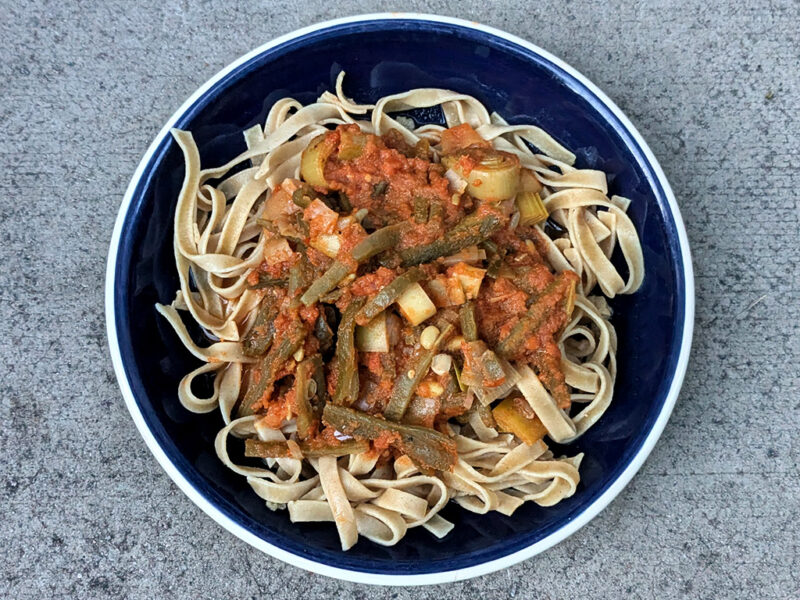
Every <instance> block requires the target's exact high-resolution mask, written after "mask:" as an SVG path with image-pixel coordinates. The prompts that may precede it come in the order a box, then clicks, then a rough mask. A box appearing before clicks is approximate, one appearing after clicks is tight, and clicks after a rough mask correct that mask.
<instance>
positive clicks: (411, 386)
mask: <svg viewBox="0 0 800 600" xmlns="http://www.w3.org/2000/svg"><path fill="white" fill-rule="evenodd" d="M453 329H454V327H453V325H451V324H450V323H446V324H444V325H443V327H442V329H441V333H440V334H439V336H438V337H437V338H436V340H435V341H434V342H433V346H432V347H431V348H430V349H427V350H426V349H425V348H423V347H421V346H420V348H419V350H418V351H417V352H418V354H417V355H416V357H415V358H414V359H413V360H412V362H411V367H410V368H409V370H408V371H407V372H406V373H403V374H402V375H401V376H400V377H399V378H398V379H397V381H396V382H395V384H394V389H393V390H392V396H391V398H390V399H389V404H387V405H386V410H384V411H383V414H384V415H385V416H386V418H387V419H389V420H390V421H399V420H400V419H402V418H403V414H404V413H405V412H406V409H407V408H408V403H409V402H411V397H412V396H413V395H414V390H415V389H417V386H418V385H419V382H420V381H422V379H423V378H424V377H425V375H427V374H428V369H430V368H431V361H432V360H433V357H434V356H435V355H436V353H437V352H438V351H439V348H440V347H441V345H442V344H443V343H444V342H445V341H446V340H447V339H448V338H449V337H450V334H452V333H453Z"/></svg>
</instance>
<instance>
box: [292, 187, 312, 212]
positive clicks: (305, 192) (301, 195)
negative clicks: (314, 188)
mask: <svg viewBox="0 0 800 600" xmlns="http://www.w3.org/2000/svg"><path fill="white" fill-rule="evenodd" d="M309 189H310V188H309ZM309 189H306V188H305V187H299V188H297V189H296V190H295V191H294V192H292V202H294V203H295V204H296V205H297V206H299V207H300V208H308V205H309V204H311V202H312V201H313V200H314V195H313V193H312V192H310V191H309Z"/></svg>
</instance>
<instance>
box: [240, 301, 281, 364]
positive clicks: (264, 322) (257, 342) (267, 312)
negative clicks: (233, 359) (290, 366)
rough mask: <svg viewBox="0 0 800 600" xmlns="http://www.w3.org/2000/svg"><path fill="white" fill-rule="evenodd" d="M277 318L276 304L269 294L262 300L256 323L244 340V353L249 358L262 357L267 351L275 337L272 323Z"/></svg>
mask: <svg viewBox="0 0 800 600" xmlns="http://www.w3.org/2000/svg"><path fill="white" fill-rule="evenodd" d="M276 316H277V309H276V304H275V302H273V301H272V298H271V297H270V295H269V294H268V295H267V296H265V297H264V298H262V299H261V305H260V306H259V308H258V312H257V313H256V319H255V322H254V323H253V326H252V327H251V328H250V331H249V332H248V333H247V335H246V336H244V339H243V340H242V352H244V353H245V354H246V355H247V356H262V355H263V354H264V353H265V352H266V351H267V349H268V348H269V346H270V344H272V339H273V337H274V336H275V328H274V327H273V324H272V322H273V321H274V320H275V317H276Z"/></svg>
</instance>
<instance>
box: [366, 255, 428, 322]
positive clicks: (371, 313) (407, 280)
mask: <svg viewBox="0 0 800 600" xmlns="http://www.w3.org/2000/svg"><path fill="white" fill-rule="evenodd" d="M424 276H425V273H424V272H423V271H422V269H420V268H417V267H413V268H411V269H409V270H408V271H406V272H405V273H403V274H402V275H398V276H397V277H395V278H394V279H393V280H392V281H391V282H390V283H388V284H387V285H386V286H385V287H383V288H382V289H381V290H380V291H379V292H378V293H377V294H375V295H374V296H373V297H372V298H370V299H369V300H368V301H367V303H366V304H365V305H364V307H363V308H362V309H361V310H360V311H358V314H357V315H356V323H358V324H359V325H366V324H367V323H369V322H370V321H371V320H372V319H374V318H375V317H376V316H378V315H379V314H380V313H381V312H383V311H384V310H386V309H387V308H389V306H390V305H391V304H392V303H393V302H394V301H395V300H397V299H398V298H399V297H400V296H401V295H402V294H403V292H405V291H406V290H407V289H408V288H409V287H410V286H411V285H413V284H415V283H417V282H418V281H419V280H420V279H422V278H423V277H424Z"/></svg>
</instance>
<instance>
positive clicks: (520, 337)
mask: <svg viewBox="0 0 800 600" xmlns="http://www.w3.org/2000/svg"><path fill="white" fill-rule="evenodd" d="M564 280H565V278H564V277H562V276H561V274H560V273H559V274H558V275H556V278H555V279H554V280H553V281H552V282H550V283H549V284H548V285H547V287H546V288H545V289H544V290H543V291H542V293H541V294H539V296H538V297H537V299H536V300H535V301H534V303H533V304H531V306H530V307H529V308H528V310H527V312H526V313H525V314H524V315H522V317H520V320H519V321H517V323H516V324H515V325H514V327H512V328H511V331H510V332H509V333H508V335H507V336H506V337H505V338H503V339H502V340H500V343H498V344H497V347H496V348H495V352H496V353H497V355H498V356H501V357H503V358H505V359H508V360H510V359H512V358H514V357H515V356H516V355H517V354H518V353H519V351H520V350H521V349H522V347H523V346H524V345H525V340H527V339H528V338H529V337H530V336H531V335H532V334H533V333H535V332H536V330H538V329H539V327H541V325H542V323H543V322H544V321H545V319H547V316H548V315H549V314H550V310H549V309H550V306H549V302H548V299H550V298H552V296H553V292H554V291H555V290H556V289H557V287H560V286H562V285H563V283H562V282H563V281H564Z"/></svg>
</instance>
